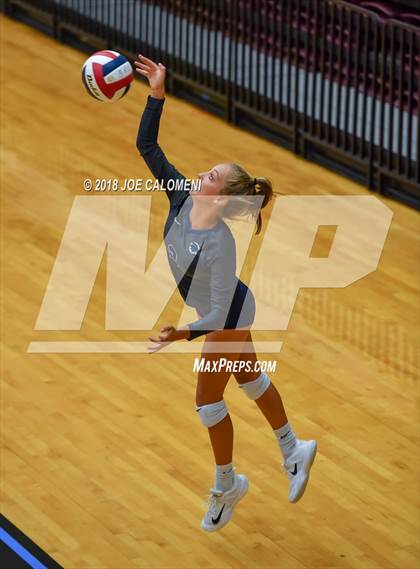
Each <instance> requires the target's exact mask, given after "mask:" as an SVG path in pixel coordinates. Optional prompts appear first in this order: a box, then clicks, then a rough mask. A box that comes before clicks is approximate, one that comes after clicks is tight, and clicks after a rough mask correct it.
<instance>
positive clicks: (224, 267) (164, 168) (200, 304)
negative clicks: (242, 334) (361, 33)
mask: <svg viewBox="0 0 420 569" xmlns="http://www.w3.org/2000/svg"><path fill="white" fill-rule="evenodd" d="M163 103H164V100H161V99H155V98H153V97H151V96H149V97H148V100H147V105H146V108H145V110H144V112H143V115H142V118H141V122H140V127H139V131H138V136H137V148H138V150H139V151H140V153H141V155H142V156H143V158H144V160H145V161H146V163H147V165H148V166H149V168H150V170H151V172H152V173H153V175H154V176H155V177H156V179H158V180H159V182H160V183H161V185H162V187H164V188H165V187H166V185H167V183H168V181H169V180H185V176H183V175H182V174H181V173H180V172H178V170H177V169H176V168H175V167H174V166H173V165H172V164H170V163H169V161H168V160H167V158H166V156H165V154H164V153H163V151H162V149H161V148H160V146H159V145H158V143H157V136H158V131H159V122H160V116H161V114H162V109H163ZM166 195H167V196H168V198H169V202H170V207H169V213H168V218H167V220H166V223H165V230H164V238H165V244H166V251H167V255H168V261H169V266H170V268H171V271H172V274H173V276H174V278H175V280H176V283H177V287H178V289H179V292H180V293H181V295H182V298H183V299H184V301H185V302H186V303H187V304H188V305H189V306H193V307H194V308H195V309H196V310H197V312H198V314H199V315H200V318H199V319H198V320H196V321H195V322H192V323H191V324H188V327H189V329H190V330H191V333H190V337H189V339H190V340H192V339H193V338H196V337H198V336H201V335H203V334H206V333H207V332H211V331H214V330H220V329H223V328H229V329H230V328H236V327H239V326H246V325H249V324H250V323H252V321H253V319H254V315H255V302H254V298H253V295H252V293H251V291H250V290H249V289H248V287H247V286H246V285H245V284H244V283H243V282H242V281H240V280H239V279H238V277H236V274H235V273H236V247H235V240H234V238H233V235H232V233H231V231H230V229H229V227H228V226H227V225H226V223H225V222H224V221H223V220H221V219H220V220H219V221H218V223H217V224H216V226H215V227H212V228H211V229H192V227H191V222H190V218H189V213H190V211H191V207H192V199H191V197H190V195H189V192H186V191H176V192H175V191H172V192H170V191H166Z"/></svg>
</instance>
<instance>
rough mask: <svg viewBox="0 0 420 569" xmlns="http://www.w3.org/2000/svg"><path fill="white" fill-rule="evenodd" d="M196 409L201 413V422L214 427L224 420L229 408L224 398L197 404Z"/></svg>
mask: <svg viewBox="0 0 420 569" xmlns="http://www.w3.org/2000/svg"><path fill="white" fill-rule="evenodd" d="M196 411H198V414H199V415H200V419H201V422H202V423H203V425H204V426H205V427H207V428H209V427H214V425H217V423H220V421H223V419H224V418H225V417H226V415H227V414H228V409H227V407H226V405H225V402H224V401H223V399H222V400H221V401H218V402H217V403H209V404H208V405H201V406H196Z"/></svg>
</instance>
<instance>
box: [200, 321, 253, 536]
mask: <svg viewBox="0 0 420 569" xmlns="http://www.w3.org/2000/svg"><path fill="white" fill-rule="evenodd" d="M246 337H247V334H246V333H244V332H237V331H236V330H221V331H216V332H212V333H210V334H207V335H206V340H205V342H204V346H203V352H202V357H203V358H205V361H206V363H208V365H209V367H210V370H212V369H213V365H214V364H215V367H218V364H219V361H220V359H221V358H223V361H234V360H236V359H237V358H238V356H239V354H240V351H241V350H240V349H239V350H238V352H237V353H227V354H225V353H220V352H217V353H215V352H213V351H211V346H212V345H214V342H218V343H219V342H239V343H240V344H239V345H240V346H242V345H243V341H244V340H245V339H246ZM230 376H231V372H230V371H225V370H220V371H200V372H199V373H198V380H197V393H196V405H197V411H198V413H199V415H200V419H201V421H202V423H203V424H204V426H206V427H207V429H208V432H209V437H210V442H211V445H212V448H213V453H214V458H215V480H214V486H213V488H211V490H210V499H209V504H208V511H207V512H206V514H205V516H204V518H203V520H202V522H201V527H202V529H204V530H205V531H216V530H218V529H221V528H222V527H223V526H225V525H226V524H227V523H228V521H229V520H230V519H231V517H232V514H233V509H234V507H235V505H236V504H237V503H238V502H239V500H240V499H241V498H242V497H243V496H244V495H245V494H246V492H247V489H248V480H247V478H246V477H245V476H244V475H242V474H236V473H235V469H234V466H233V463H232V452H233V426H232V421H231V418H230V415H229V412H228V409H227V406H226V404H225V401H224V399H223V393H224V390H225V387H226V385H227V383H228V381H229V378H230Z"/></svg>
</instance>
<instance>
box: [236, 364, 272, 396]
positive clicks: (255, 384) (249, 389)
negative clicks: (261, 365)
mask: <svg viewBox="0 0 420 569" xmlns="http://www.w3.org/2000/svg"><path fill="white" fill-rule="evenodd" d="M239 387H240V388H241V389H243V390H244V391H245V393H246V394H247V396H248V397H249V398H250V399H253V400H254V401H255V400H256V399H259V398H260V397H261V395H263V394H264V393H265V392H266V391H267V389H268V388H269V387H270V378H269V377H268V375H267V374H266V373H265V371H262V372H261V373H260V375H259V376H258V377H257V379H254V381H248V382H247V383H240V384H239Z"/></svg>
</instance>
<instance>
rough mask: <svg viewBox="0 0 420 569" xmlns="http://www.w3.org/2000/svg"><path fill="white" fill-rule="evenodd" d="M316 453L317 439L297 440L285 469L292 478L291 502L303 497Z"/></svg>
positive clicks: (290, 478)
mask: <svg viewBox="0 0 420 569" xmlns="http://www.w3.org/2000/svg"><path fill="white" fill-rule="evenodd" d="M315 455H316V441H301V440H299V439H298V440H297V442H296V446H295V449H294V450H293V453H292V454H291V455H290V456H289V458H288V459H287V460H286V462H285V463H284V469H285V471H286V473H287V476H288V478H289V480H290V491H289V502H297V501H298V500H299V499H300V498H302V496H303V493H304V492H305V488H306V485H307V484H308V480H309V471H310V470H311V466H312V463H313V461H314V460H315Z"/></svg>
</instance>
